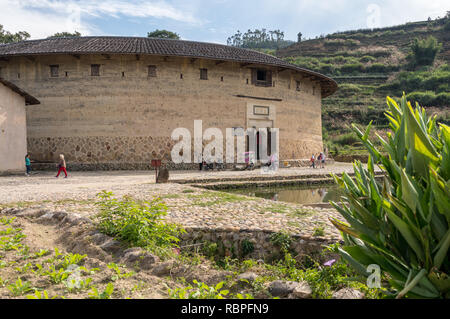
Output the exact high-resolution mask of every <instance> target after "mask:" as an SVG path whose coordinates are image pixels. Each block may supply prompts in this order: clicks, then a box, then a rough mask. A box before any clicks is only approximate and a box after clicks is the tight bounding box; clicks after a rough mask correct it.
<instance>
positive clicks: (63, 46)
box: [0, 36, 337, 97]
mask: <svg viewBox="0 0 450 319" xmlns="http://www.w3.org/2000/svg"><path fill="white" fill-rule="evenodd" d="M42 54H152V55H163V56H181V57H191V58H204V59H212V60H221V61H235V62H241V63H252V64H262V65H270V66H277V67H280V68H287V69H291V70H295V71H299V72H302V73H306V75H310V76H312V77H313V78H316V79H317V80H318V81H320V82H321V85H322V96H323V97H326V96H328V95H331V94H333V93H334V92H335V91H336V90H337V84H336V82H335V81H334V80H332V79H330V78H328V77H326V76H325V75H322V74H319V73H316V72H313V71H310V70H307V69H303V68H300V67H298V66H296V65H293V64H290V63H287V62H285V61H283V60H281V59H278V58H276V57H274V56H271V55H268V54H264V53H260V52H258V51H254V50H248V49H242V48H236V47H232V46H227V45H222V44H214V43H204V42H194V41H184V40H172V39H157V38H137V37H106V36H101V37H67V38H53V39H43V40H31V41H23V42H18V43H10V44H3V45H0V57H9V56H24V55H25V56H26V55H42Z"/></svg>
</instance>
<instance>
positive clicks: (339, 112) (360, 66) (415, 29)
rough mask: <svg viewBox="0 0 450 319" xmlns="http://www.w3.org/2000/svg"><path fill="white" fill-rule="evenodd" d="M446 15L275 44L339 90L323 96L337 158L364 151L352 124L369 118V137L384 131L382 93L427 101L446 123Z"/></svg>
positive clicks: (326, 131)
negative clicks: (335, 83)
mask: <svg viewBox="0 0 450 319" xmlns="http://www.w3.org/2000/svg"><path fill="white" fill-rule="evenodd" d="M449 29H450V18H449V15H448V14H447V16H446V17H445V18H442V19H436V20H430V21H420V22H413V23H407V24H404V25H399V26H394V27H389V28H379V29H373V30H370V29H362V30H356V31H347V32H338V33H334V34H331V35H327V36H321V37H320V38H317V39H313V40H306V41H302V42H299V43H295V44H293V45H291V46H289V47H286V48H281V49H278V50H277V52H276V55H277V56H278V57H280V58H283V59H285V60H286V61H288V62H290V63H293V64H296V65H299V66H301V67H304V68H307V69H311V70H313V71H316V72H319V73H322V74H325V75H328V76H330V77H332V78H334V79H335V80H336V81H337V82H338V83H339V89H338V91H337V92H336V93H335V94H333V95H332V96H329V97H327V98H325V99H324V100H323V111H322V120H323V137H324V142H325V145H326V147H327V149H328V151H329V152H330V155H331V156H333V157H335V159H337V160H352V159H354V158H364V157H367V151H366V150H364V149H363V147H362V145H361V143H359V142H358V141H357V140H355V138H354V137H353V135H352V133H351V129H350V126H351V124H353V123H354V124H357V125H359V126H365V125H367V124H368V123H369V122H370V121H373V131H372V133H371V134H372V137H373V136H374V135H375V134H376V133H378V134H380V135H381V136H386V133H387V130H388V124H389V123H388V122H387V120H386V118H385V117H384V109H385V106H386V99H385V97H386V95H390V96H393V97H394V98H399V97H401V96H402V94H403V92H409V94H408V96H407V98H408V99H409V100H411V101H413V102H418V103H419V104H420V105H423V106H425V107H427V109H428V110H429V111H430V112H432V113H433V114H435V115H437V120H438V122H440V123H447V124H448V123H450V112H449V108H448V106H450V91H449V84H448V83H450V72H449V71H450V67H449V65H450V41H449V39H450V33H449V32H448V31H449Z"/></svg>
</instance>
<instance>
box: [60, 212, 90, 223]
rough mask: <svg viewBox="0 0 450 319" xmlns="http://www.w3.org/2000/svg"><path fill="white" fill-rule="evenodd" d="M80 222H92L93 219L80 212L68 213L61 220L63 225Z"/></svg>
mask: <svg viewBox="0 0 450 319" xmlns="http://www.w3.org/2000/svg"><path fill="white" fill-rule="evenodd" d="M79 224H92V221H91V220H90V219H89V218H87V217H83V216H81V215H80V214H77V213H72V214H67V216H66V217H65V218H64V219H63V220H62V222H61V225H70V226H75V225H79Z"/></svg>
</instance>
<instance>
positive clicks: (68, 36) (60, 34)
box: [47, 31, 81, 39]
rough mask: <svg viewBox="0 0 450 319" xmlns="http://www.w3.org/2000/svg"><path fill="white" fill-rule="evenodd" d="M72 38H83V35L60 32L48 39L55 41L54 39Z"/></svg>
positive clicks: (76, 32)
mask: <svg viewBox="0 0 450 319" xmlns="http://www.w3.org/2000/svg"><path fill="white" fill-rule="evenodd" d="M66 37H67V38H70V37H81V33H80V32H78V31H75V32H74V33H70V32H58V33H55V34H54V35H52V36H49V37H48V38H47V39H53V38H66Z"/></svg>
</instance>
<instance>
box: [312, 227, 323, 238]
mask: <svg viewBox="0 0 450 319" xmlns="http://www.w3.org/2000/svg"><path fill="white" fill-rule="evenodd" d="M312 235H313V236H314V237H321V236H325V227H323V226H317V227H315V228H314V232H313V234H312Z"/></svg>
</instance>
